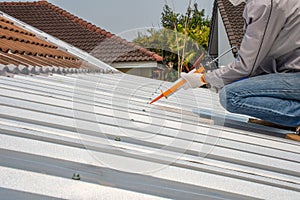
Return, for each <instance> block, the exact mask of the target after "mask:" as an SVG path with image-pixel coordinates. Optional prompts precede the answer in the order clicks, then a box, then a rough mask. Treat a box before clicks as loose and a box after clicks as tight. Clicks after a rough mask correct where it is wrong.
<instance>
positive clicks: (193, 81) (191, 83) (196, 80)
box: [181, 72, 206, 90]
mask: <svg viewBox="0 0 300 200" xmlns="http://www.w3.org/2000/svg"><path fill="white" fill-rule="evenodd" d="M202 76H203V74H199V73H193V74H187V73H184V72H182V73H181V78H183V79H184V80H186V83H185V84H184V86H183V89H185V90H187V89H190V88H198V87H201V86H202V85H204V84H206V83H205V82H204V79H203V77H202Z"/></svg>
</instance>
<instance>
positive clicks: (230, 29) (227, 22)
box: [210, 0, 245, 53]
mask: <svg viewBox="0 0 300 200" xmlns="http://www.w3.org/2000/svg"><path fill="white" fill-rule="evenodd" d="M217 8H218V9H217ZM244 8H245V3H242V4H240V5H238V6H233V5H232V4H231V3H230V2H229V0H215V3H214V9H213V15H212V24H211V33H210V45H212V44H211V42H213V40H214V39H216V38H213V37H217V36H218V35H217V34H214V30H215V29H216V25H217V22H218V21H217V18H218V10H219V12H220V14H221V18H222V21H223V24H224V26H225V30H226V33H227V37H228V40H229V43H230V45H231V47H234V46H237V47H239V46H240V45H241V42H242V39H243V36H244V30H243V28H244V19H243V12H244ZM216 41H217V40H216ZM211 47H212V46H211ZM213 51H214V52H215V51H216V50H213ZM236 52H237V50H236V49H234V50H233V53H236Z"/></svg>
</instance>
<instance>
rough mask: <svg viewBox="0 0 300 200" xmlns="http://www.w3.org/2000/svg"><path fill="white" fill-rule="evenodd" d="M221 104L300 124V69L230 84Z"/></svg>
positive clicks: (283, 122)
mask: <svg viewBox="0 0 300 200" xmlns="http://www.w3.org/2000/svg"><path fill="white" fill-rule="evenodd" d="M220 103H221V105H222V106H223V107H224V108H225V109H226V110H228V111H229V112H232V113H238V114H244V115H249V116H252V117H255V118H259V119H262V120H265V121H268V122H272V123H274V124H279V125H284V126H290V127H296V126H299V125H300V73H280V74H279V73H278V74H268V75H262V76H256V77H252V78H249V79H245V80H241V81H238V82H234V83H231V84H229V85H226V86H225V87H224V88H223V89H222V90H221V92H220Z"/></svg>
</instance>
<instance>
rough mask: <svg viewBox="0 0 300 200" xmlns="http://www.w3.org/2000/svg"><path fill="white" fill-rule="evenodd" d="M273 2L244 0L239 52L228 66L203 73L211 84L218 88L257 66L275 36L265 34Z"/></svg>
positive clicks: (251, 71) (245, 74)
mask: <svg viewBox="0 0 300 200" xmlns="http://www.w3.org/2000/svg"><path fill="white" fill-rule="evenodd" d="M272 6H273V5H272V1H269V0H268V1H267V0H248V1H247V3H246V6H245V10H244V19H245V35H244V38H243V40H242V43H241V47H240V50H239V56H238V58H237V59H235V60H234V61H233V62H232V63H230V64H228V65H227V66H224V67H221V68H219V69H217V70H214V71H213V72H209V73H207V74H206V75H205V80H206V81H207V82H208V83H209V84H210V85H211V86H212V87H215V88H218V89H220V88H222V87H223V86H224V85H226V84H229V83H232V82H234V81H236V80H239V79H241V78H245V77H249V76H251V74H252V73H253V72H254V71H256V70H257V68H258V66H259V65H260V63H261V62H262V60H263V59H264V57H266V56H267V54H268V52H269V50H270V48H271V47H272V43H273V42H274V40H275V39H276V37H274V38H272V37H269V35H268V29H270V26H269V25H268V24H269V22H270V18H271V15H272V10H273V9H272ZM279 26H280V25H279ZM274 31H277V30H274ZM278 31H280V29H279V30H278ZM274 35H276V33H275V34H274Z"/></svg>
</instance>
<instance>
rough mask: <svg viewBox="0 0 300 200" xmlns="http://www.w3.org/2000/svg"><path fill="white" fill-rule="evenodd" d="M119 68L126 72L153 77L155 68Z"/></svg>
mask: <svg viewBox="0 0 300 200" xmlns="http://www.w3.org/2000/svg"><path fill="white" fill-rule="evenodd" d="M117 69H118V68H117ZM118 70H119V71H121V72H123V73H126V74H131V75H136V76H142V77H146V78H151V77H152V71H153V68H121V69H118Z"/></svg>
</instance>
